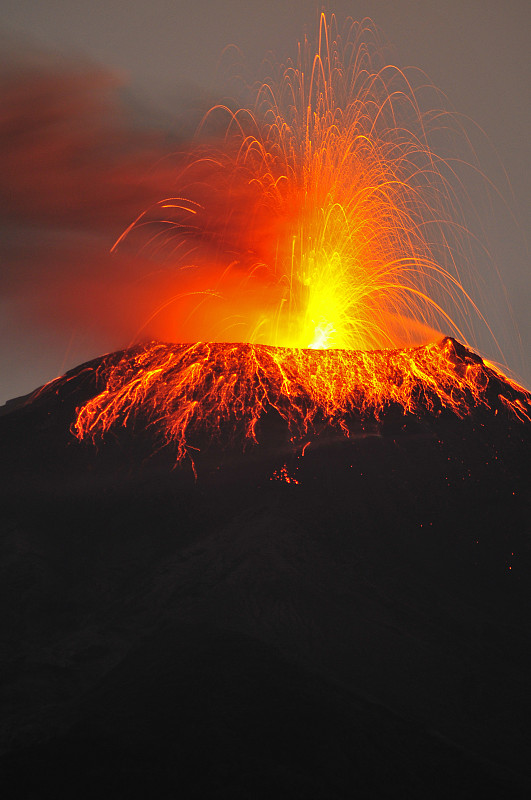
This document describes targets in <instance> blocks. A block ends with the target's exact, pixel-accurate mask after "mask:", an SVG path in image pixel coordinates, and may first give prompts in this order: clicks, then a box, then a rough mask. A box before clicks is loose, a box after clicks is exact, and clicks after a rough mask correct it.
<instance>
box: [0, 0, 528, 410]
mask: <svg viewBox="0 0 531 800" xmlns="http://www.w3.org/2000/svg"><path fill="white" fill-rule="evenodd" d="M327 7H328V8H329V9H330V10H333V11H335V12H336V14H337V15H338V17H339V18H340V19H343V18H344V17H345V16H347V15H350V16H352V17H354V18H355V19H361V18H362V17H365V16H369V17H371V18H372V19H373V20H374V22H375V23H376V24H377V26H378V27H379V28H380V30H381V32H382V34H383V36H384V37H385V39H386V40H387V41H388V42H389V45H390V49H389V58H390V60H392V61H393V62H394V63H396V64H397V65H399V66H401V67H407V66H414V67H418V68H419V69H422V70H423V71H424V72H426V73H427V74H428V76H429V77H430V78H431V80H432V81H433V83H434V84H435V85H436V86H437V87H438V88H439V89H441V90H442V91H443V92H444V93H445V94H446V96H447V97H448V101H449V105H450V106H451V107H453V108H454V109H455V110H456V111H458V112H461V113H462V114H465V115H467V116H468V117H470V118H471V119H472V120H474V122H475V123H477V125H478V126H479V127H480V128H481V129H482V130H483V131H484V133H485V135H486V137H487V138H486V139H485V140H482V141H481V142H480V144H479V146H478V145H477V141H476V139H474V144H475V145H476V146H478V153H479V157H480V159H481V166H482V169H483V172H484V173H485V174H486V175H487V176H488V177H489V178H490V179H492V181H493V182H494V183H495V184H496V185H497V186H499V187H500V189H501V191H502V193H503V195H504V196H505V197H506V198H508V201H509V206H510V211H511V213H512V214H513V215H514V216H515V217H516V221H513V220H512V219H511V216H510V214H508V213H506V212H505V210H504V211H503V212H500V213H499V214H498V212H497V211H496V213H495V214H494V219H489V218H488V214H487V217H486V218H485V220H484V224H485V227H487V229H488V232H489V242H488V247H489V249H490V253H491V256H492V261H493V262H494V264H495V266H496V267H497V268H498V270H499V272H500V275H501V278H502V281H503V285H504V287H505V291H506V292H507V296H508V299H509V301H510V304H511V306H512V309H513V313H514V322H515V324H516V327H517V328H518V330H519V333H520V337H521V341H522V345H521V347H520V346H519V345H518V342H517V336H516V334H515V333H514V328H511V324H510V321H509V320H508V314H507V313H506V312H505V311H504V310H502V311H499V313H498V311H497V310H496V309H494V310H492V317H493V318H492V320H489V321H490V322H491V324H492V326H493V328H495V330H496V333H497V335H498V338H500V340H501V341H502V345H503V350H504V353H505V356H506V361H507V364H508V365H509V367H511V368H512V369H513V370H514V371H515V372H516V373H517V375H518V376H519V377H520V379H521V380H522V381H523V382H524V383H526V384H527V385H528V386H531V364H530V358H529V353H530V350H531V315H530V314H529V301H530V297H531V272H530V260H529V254H528V252H527V250H526V245H525V239H526V237H527V236H528V231H529V223H530V218H531V207H530V206H531V204H530V197H531V191H530V171H529V162H530V147H531V144H530V143H531V124H530V122H531V120H530V113H531V112H530V108H531V103H530V94H529V93H530V86H531V68H530V64H531V59H530V56H529V39H530V35H531V3H529V2H528V0H503V1H502V0H447V2H444V3H439V2H435V1H434V0H424V2H420V0H372V1H371V0H359V1H358V2H356V0H350V1H349V2H347V1H346V0H336V1H335V2H330V3H329V4H328V5H327ZM320 8H321V4H320V3H316V2H314V0H307V1H306V2H305V0H267V2H262V1H259V0H149V2H148V1H147V0H144V1H141V0H130V1H127V0H92V1H91V2H90V3H88V2H86V0H40V1H39V0H34V1H33V2H29V0H3V2H2V4H1V6H0V31H1V32H2V37H3V41H4V44H5V45H6V47H5V48H4V50H5V51H6V52H8V51H10V52H11V55H10V56H9V57H8V61H7V63H12V61H13V57H14V54H15V55H16V58H19V59H20V60H21V62H22V61H24V60H26V61H27V60H28V59H30V58H31V57H33V56H32V55H31V54H32V53H34V52H35V51H36V50H37V49H40V50H46V51H48V52H49V53H51V54H53V57H54V58H55V59H56V61H57V60H59V61H61V60H63V61H64V63H65V65H67V64H69V63H77V62H79V63H81V62H85V63H88V62H90V63H91V64H92V65H93V66H94V71H96V67H101V68H102V70H101V71H102V73H105V72H108V73H110V74H112V75H115V76H116V80H117V81H118V82H120V83H121V85H122V86H123V87H126V89H127V98H128V100H127V102H128V104H129V107H134V108H135V109H136V113H137V122H138V121H139V119H138V118H142V115H144V117H145V119H144V124H145V127H146V129H147V128H149V126H150V125H152V126H154V127H157V128H158V129H159V130H163V129H164V128H165V127H167V129H168V130H174V131H180V132H181V133H182V131H183V130H184V129H185V128H186V125H187V121H189V120H191V119H193V120H194V121H195V119H196V116H197V114H198V113H199V112H200V111H204V110H206V108H208V106H209V105H210V104H211V103H213V102H215V101H216V100H217V98H218V97H219V96H222V95H223V93H224V92H226V91H227V88H226V84H225V83H224V78H223V75H222V74H220V73H219V71H217V64H218V61H219V57H220V54H221V52H222V50H223V48H224V47H226V46H227V45H229V44H235V45H237V46H238V47H239V48H240V49H241V50H242V52H243V53H244V55H245V56H246V58H247V62H248V65H249V68H250V70H251V71H252V72H254V73H255V74H256V76H257V77H260V62H261V60H262V57H263V56H264V55H265V54H266V52H267V51H269V50H273V51H275V52H276V53H277V54H278V56H279V59H280V60H283V59H284V58H285V57H287V56H290V55H295V52H296V44H297V41H298V40H299V39H300V37H301V35H302V34H303V33H304V31H305V30H306V31H308V32H309V33H311V34H313V32H314V30H315V26H316V19H317V14H318V10H319V9H320ZM39 57H40V56H39ZM33 60H34V62H35V63H38V58H37V59H36V57H34V58H33ZM5 69H6V67H4V72H5ZM98 80H100V79H99V78H98V79H97V80H96V79H95V82H96V83H97V84H98V87H100V84H99V83H98ZM101 82H102V83H103V84H104V83H105V79H103V78H101ZM81 83H82V88H81V90H79V89H77V88H76V86H75V82H74V88H72V86H70V88H69V89H68V87H67V89H68V91H70V93H71V94H72V96H73V95H74V94H75V93H76V92H77V93H78V96H80V97H81V96H83V97H84V96H85V95H86V96H89V95H90V97H92V96H93V94H94V87H92V86H91V87H89V88H88V89H87V86H86V83H84V82H83V79H81ZM100 88H101V87H100ZM35 91H37V90H35ZM39 91H40V90H39ZM61 91H63V90H61ZM98 91H99V89H98ZM63 94H64V92H63ZM30 97H33V95H31V96H30ZM56 100H57V98H56ZM31 102H33V101H31ZM102 106H103V108H99V107H98V108H99V110H98V114H100V121H99V123H98V124H99V125H100V128H105V129H106V134H105V135H106V136H107V135H108V130H107V128H108V126H107V127H106V123H105V122H104V121H102V118H103V116H104V113H105V108H104V106H105V103H103V104H102ZM42 113H43V114H44V112H42ZM61 113H62V112H61ZM76 113H77V112H76ZM91 113H92V112H91ZM109 113H111V111H109ZM87 119H88V117H87ZM91 119H92V123H90V124H88V127H89V128H90V125H91V124H92V125H94V122H93V118H92V117H91ZM0 122H1V120H0ZM112 124H113V126H114V128H116V127H119V125H118V123H116V121H113V123H112ZM96 127H97V126H96ZM114 128H113V130H114ZM90 130H92V128H90ZM76 136H77V139H76V142H77V144H76V146H77V147H81V145H80V144H79V141H78V140H79V139H80V138H82V137H80V135H79V132H78V133H77V134H76ZM98 136H100V137H101V130H100V132H99V133H98V132H96V133H94V135H93V136H92V137H89V136H88V134H87V136H86V145H87V147H88V148H92V151H93V152H94V151H95V150H96V149H97V147H100V149H101V146H99V145H98V144H97V142H98V141H99V139H98ZM116 136H117V140H119V141H120V142H121V144H120V147H121V150H122V151H123V150H124V148H125V149H127V146H126V144H125V143H124V142H123V141H122V140H121V139H120V137H121V136H125V134H124V131H123V130H122V132H121V133H120V134H119V135H118V134H116ZM135 136H136V138H137V140H138V141H135V142H134V143H133V144H132V145H131V148H130V149H131V150H132V151H133V152H132V153H131V155H130V162H128V163H129V166H130V163H133V162H134V164H135V169H136V170H137V172H138V171H140V172H141V173H142V170H145V169H146V168H147V167H146V164H147V163H149V158H150V155H151V156H152V157H153V159H154V160H155V159H156V158H160V156H161V155H162V154H163V153H164V141H165V140H164V139H163V138H162V139H161V138H160V137H159V139H158V140H157V141H156V142H153V141H152V140H149V142H147V143H146V142H144V140H143V139H142V136H141V134H140V133H138V132H137V134H135ZM83 141H85V139H83ZM106 141H107V140H106ZM478 141H479V139H478ZM95 142H96V144H95ZM17 146H18V145H17ZM168 147H169V145H168ZM8 157H9V156H8ZM19 157H20V158H22V156H20V154H19ZM11 163H12V164H15V165H16V164H18V162H17V160H16V158H15V157H13V159H12V162H11ZM89 163H90V159H89V158H87V165H89ZM501 165H503V167H504V168H505V170H506V173H507V177H508V179H509V182H510V186H511V190H512V193H513V196H512V197H511V195H510V192H509V190H508V188H507V183H504V180H505V178H504V173H503V170H502V168H501ZM20 169H21V171H22V172H23V170H22V167H21V168H20ZM105 169H108V170H111V171H112V169H113V167H112V165H110V163H109V164H107V166H106V167H105V168H102V170H101V175H99V180H101V179H102V175H103V176H104V174H105ZM88 170H89V166H87V168H86V170H85V173H87V171H88ZM122 172H123V171H122ZM13 173H14V177H13V180H14V181H16V180H17V173H16V169H15V168H13ZM85 173H83V172H81V173H80V175H79V181H80V184H79V185H80V193H82V194H83V197H84V198H85V199H84V201H83V203H82V202H81V201H76V202H78V204H79V208H78V207H77V206H76V202H73V203H71V204H70V207H69V211H68V214H70V215H71V217H69V220H70V222H69V221H68V219H67V220H66V222H65V225H64V226H62V225H59V224H56V223H57V219H55V221H54V218H53V213H54V211H53V209H54V208H55V206H54V199H53V198H49V200H47V198H46V192H47V186H49V183H47V181H46V179H45V178H44V177H43V178H42V181H41V183H40V184H39V185H38V193H39V198H40V205H39V203H38V202H37V200H38V199H39V198H37V199H36V198H35V197H31V195H32V194H34V193H33V192H32V189H31V184H28V186H27V187H26V188H25V189H24V190H23V188H21V189H20V191H19V190H18V189H17V190H13V191H11V189H10V188H9V187H8V188H7V189H6V188H5V187H4V189H3V191H4V192H5V191H7V192H8V195H7V197H6V198H4V201H5V202H4V203H3V206H4V209H5V208H7V207H8V206H9V204H10V202H11V201H12V197H13V196H14V195H17V191H19V194H20V198H22V199H20V198H19V199H18V200H17V197H15V201H13V206H12V208H11V209H10V210H8V211H7V212H6V211H4V212H3V213H1V212H0V224H1V227H2V231H3V232H4V233H3V243H2V250H1V252H0V255H1V257H2V260H3V261H4V267H3V268H2V271H3V272H4V274H7V275H8V279H7V287H6V285H5V281H4V282H3V283H2V289H1V294H0V314H1V319H0V336H1V340H0V370H1V372H0V374H1V376H2V378H1V386H0V402H4V401H5V400H6V399H8V398H9V397H13V396H17V395H20V394H23V393H25V392H27V391H30V390H31V389H33V388H35V387H36V386H37V385H39V384H41V383H43V382H44V381H46V380H49V379H51V378H53V377H55V376H56V375H57V374H59V373H61V372H62V371H63V370H64V369H66V368H70V367H73V366H75V365H76V364H77V363H80V362H81V361H82V360H86V359H88V358H90V357H95V356H97V355H100V354H101V353H102V352H104V351H105V350H109V349H116V348H118V347H120V346H123V345H126V344H127V343H128V342H127V341H123V340H122V339H121V338H120V337H123V330H107V329H105V330H102V331H101V332H97V333H96V332H94V331H93V332H90V331H87V330H86V328H87V326H86V324H85V323H83V324H84V325H85V327H84V329H83V330H81V329H77V328H76V324H75V320H67V321H66V322H65V324H64V325H63V326H62V327H61V326H59V329H53V326H52V327H51V328H50V327H47V326H46V325H45V324H44V322H43V316H42V313H41V311H38V312H37V311H36V312H35V314H34V315H33V316H32V313H31V309H32V308H34V307H35V308H36V307H37V306H38V302H37V300H36V299H35V298H34V297H33V298H31V302H29V303H28V304H27V309H30V311H28V313H23V312H22V311H21V305H20V298H21V297H22V296H23V295H24V292H26V293H27V292H30V293H31V291H30V290H31V285H30V281H32V280H35V276H36V271H37V270H39V269H41V274H43V271H45V270H46V269H47V265H48V264H49V263H50V260H51V259H52V258H54V259H55V262H54V263H55V264H57V263H58V262H59V261H61V260H63V261H65V264H66V260H68V265H69V266H68V269H67V267H66V266H65V267H64V270H65V272H68V273H69V274H71V271H72V270H76V269H80V270H81V272H83V270H84V269H88V267H87V266H86V264H87V263H88V262H89V261H90V258H91V257H92V255H94V257H98V258H100V257H101V259H103V261H102V263H103V262H105V257H104V256H101V253H102V252H103V251H106V250H107V249H108V247H110V246H111V245H112V243H113V242H114V240H115V239H116V238H117V236H119V235H120V233H121V231H122V229H123V227H125V225H127V223H128V221H130V220H131V219H132V218H133V216H134V214H135V213H136V212H135V209H136V208H139V210H142V206H141V205H140V206H138V205H135V198H136V195H134V193H133V195H134V196H133V197H131V198H130V200H129V201H127V202H126V201H125V200H124V197H123V193H124V192H125V190H126V183H127V182H126V181H125V182H124V183H123V185H122V194H120V193H119V192H118V194H119V196H118V197H117V196H115V195H113V196H112V198H110V199H109V198H107V199H106V203H107V205H105V204H104V210H103V212H102V216H103V217H105V214H106V211H105V209H110V211H109V213H108V215H107V217H106V219H102V218H98V220H97V221H96V222H95V217H97V216H98V215H97V213H96V212H95V211H94V205H95V202H96V199H93V201H91V202H92V203H93V205H90V202H89V200H90V197H89V198H88V199H87V197H88V195H90V181H89V179H88V178H89V176H88V175H87V174H85ZM120 174H122V173H120ZM142 174H144V173H142ZM167 179H168V176H167V175H165V176H163V177H162V178H161V185H162V184H163V183H164V181H165V180H166V181H167ZM148 183H149V181H148ZM20 184H21V186H22V187H23V184H24V181H23V180H21V181H20ZM118 184H119V180H118V179H117V180H116V181H115V185H116V186H117V185H118ZM116 191H117V190H116ZM35 193H36V192H35ZM17 196H18V195H17ZM159 196H160V195H159ZM145 197H147V198H154V199H156V189H155V187H154V185H153V184H152V183H149V186H147V187H146V185H145V182H144V184H143V189H142V191H139V193H138V203H140V202H141V201H143V198H145ZM24 198H25V200H24ZM473 200H474V202H475V198H473ZM478 200H479V203H478V213H479V214H480V215H481V214H482V213H483V211H482V209H481V207H480V206H481V201H482V200H484V198H478ZM26 201H27V207H26V206H25V205H24V202H26ZM17 203H18V205H17ZM74 206H76V208H73V207H74ZM89 206H90V209H92V210H91V211H90V213H88V212H87V208H88V207H89ZM118 207H119V209H120V211H119V213H118V212H116V209H117V208H118ZM45 208H48V209H51V210H50V211H49V214H48V217H46V214H45V213H44V212H43V209H45ZM56 212H57V213H58V211H57V209H56ZM83 213H87V214H88V217H89V218H90V224H88V225H86V226H84V225H83ZM68 214H67V217H68ZM76 214H77V216H76ZM80 220H81V222H80ZM63 227H64V228H69V233H68V235H67V234H66V233H65V236H64V237H63V238H61V235H60V233H61V229H62V228H63ZM73 228H76V230H77V232H78V237H77V239H76V238H75V237H73V236H72V229H73ZM81 228H83V235H82V237H81V238H82V253H80V251H79V247H80V234H79V230H80V229H81ZM17 237H18V238H17ZM59 240H60V241H59ZM95 254H97V256H96V255H95ZM29 263H31V264H32V267H31V269H30V268H29V267H28V266H27V265H28V264H29ZM40 263H42V266H39V264H40ZM14 265H15V266H16V269H15V266H14ZM104 266H105V269H109V270H113V269H114V270H116V269H118V272H119V270H120V268H121V266H120V265H118V267H117V266H116V263H113V264H112V265H111V264H110V262H109V263H108V264H107V262H105V265H104ZM124 268H125V267H124ZM477 269H478V271H481V270H482V269H483V265H482V264H481V263H478V265H477ZM25 270H26V272H25ZM15 273H16V275H18V276H22V275H24V274H25V275H26V278H25V279H23V278H22V277H19V279H17V278H16V275H15ZM59 273H61V274H63V273H62V272H61V270H59ZM17 280H18V282H17ZM486 280H489V279H488V278H486ZM24 281H25V282H24ZM53 282H55V283H54V286H53V287H48V291H49V292H50V293H51V295H54V296H56V294H57V292H61V291H62V289H61V283H60V280H59V278H58V274H57V270H56V272H54V273H53ZM34 286H35V289H34V291H35V293H37V294H39V295H40V296H44V295H46V291H45V290H43V288H42V287H43V281H42V277H41V278H39V279H37V280H35V283H34ZM21 287H22V288H21ZM109 296H110V295H109ZM37 299H38V298H37ZM43 302H44V301H43ZM46 302H49V299H47V300H46ZM502 306H503V302H502V299H500V308H501V307H502ZM96 317H97V314H96ZM497 317H499V319H497ZM103 327H105V326H103ZM68 330H70V334H68V333H65V331H68ZM487 355H488V356H490V357H492V358H496V354H495V353H487Z"/></svg>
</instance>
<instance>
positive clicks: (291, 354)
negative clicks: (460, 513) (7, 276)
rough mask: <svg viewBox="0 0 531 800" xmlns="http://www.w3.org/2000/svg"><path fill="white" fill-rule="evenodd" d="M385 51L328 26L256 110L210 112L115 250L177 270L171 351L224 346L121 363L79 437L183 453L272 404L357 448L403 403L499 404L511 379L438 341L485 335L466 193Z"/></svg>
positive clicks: (159, 347)
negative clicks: (140, 426) (165, 191)
mask: <svg viewBox="0 0 531 800" xmlns="http://www.w3.org/2000/svg"><path fill="white" fill-rule="evenodd" d="M378 53H379V49H378V39H377V34H376V32H375V30H374V28H373V26H372V23H370V22H368V21H365V22H364V23H361V24H359V23H355V22H352V21H349V22H348V23H347V24H346V26H345V27H344V29H343V31H342V32H339V31H338V29H337V25H336V21H335V18H334V17H332V18H331V20H330V23H328V22H327V20H326V18H325V16H324V15H322V16H321V18H320V24H319V31H318V37H317V44H316V46H315V47H312V45H311V44H310V43H309V41H307V40H306V41H304V42H302V43H300V44H299V48H298V55H297V58H296V60H294V61H290V62H287V64H286V65H284V66H282V67H281V68H279V69H278V70H277V74H276V76H275V77H273V78H271V79H270V80H267V81H265V82H263V83H261V84H260V85H258V86H257V87H256V88H255V90H254V100H253V102H252V103H250V104H249V107H247V108H239V109H238V110H236V111H234V110H231V109H229V107H228V106H227V105H218V106H216V107H214V108H212V109H211V110H210V111H209V113H208V114H207V115H206V117H205V119H204V120H203V123H202V125H201V129H200V133H201V137H200V140H199V139H198V143H197V144H196V145H195V146H194V147H193V149H192V152H191V154H190V155H189V158H188V161H187V163H186V166H185V167H184V169H183V170H182V171H181V173H180V175H179V177H178V186H179V190H178V193H176V196H175V197H171V198H165V199H163V200H161V201H160V202H159V203H157V204H156V205H155V206H153V207H152V208H150V209H148V210H146V211H144V212H143V213H142V214H141V215H140V216H139V217H138V218H137V219H136V220H135V221H134V222H133V223H132V224H131V225H130V226H129V228H127V230H126V231H125V232H124V233H123V235H122V236H121V237H120V239H119V240H118V242H117V243H116V245H115V247H118V246H122V243H123V242H124V240H125V239H126V238H127V239H128V241H131V240H134V239H135V237H138V236H140V237H144V246H147V245H146V242H145V235H146V231H147V232H148V237H147V238H148V243H149V246H150V247H151V248H152V250H153V251H156V252H157V254H158V255H160V254H162V255H163V257H164V258H165V259H167V260H168V261H169V263H171V264H172V266H173V267H174V268H175V270H176V291H175V293H174V294H172V295H171V296H170V297H168V298H167V300H165V302H164V303H163V304H162V305H161V306H160V307H158V308H157V309H156V310H155V311H154V315H158V316H160V317H162V316H165V317H166V318H168V319H169V320H170V322H169V326H168V330H169V331H170V330H171V334H172V335H171V336H169V337H168V338H171V339H173V340H176V339H177V340H179V339H180V340H181V341H183V340H184V341H186V336H185V332H186V330H187V324H188V322H189V320H190V319H193V320H194V321H195V324H196V325H197V329H198V330H199V331H200V334H199V335H198V336H196V337H194V339H201V341H202V342H205V341H210V342H212V344H204V343H203V344H194V345H175V346H170V345H163V344H160V343H152V344H150V345H143V346H141V347H140V348H138V347H137V348H134V349H132V350H130V351H127V352H126V353H125V354H124V355H123V356H122V358H121V359H118V361H117V360H116V358H112V359H110V360H109V361H108V363H107V364H106V365H105V366H104V368H103V369H102V370H101V375H100V378H102V380H104V388H103V390H102V391H101V392H100V394H98V395H97V396H96V397H94V398H93V399H92V400H90V401H89V402H88V403H87V404H86V405H85V406H83V407H82V408H80V409H78V416H77V420H76V422H75V425H74V432H75V434H76V435H77V436H78V438H80V439H81V438H85V437H92V438H95V437H97V436H99V435H102V434H103V433H105V432H106V431H108V430H109V429H110V428H112V427H113V426H114V425H119V424H128V423H129V422H131V421H133V420H134V419H137V420H138V419H139V418H142V419H144V421H147V422H148V423H149V424H154V425H158V426H159V428H162V430H163V434H164V439H165V441H166V442H173V443H175V444H176V446H177V451H178V458H181V457H182V456H183V455H185V454H186V453H187V442H188V441H189V435H190V432H191V431H192V430H193V429H196V428H198V427H199V428H202V429H203V430H204V429H206V430H210V431H212V432H215V431H216V430H219V426H220V424H221V423H222V422H223V421H224V420H230V419H233V420H240V421H243V423H244V428H245V436H246V437H247V438H249V439H251V440H252V439H255V438H256V430H257V423H258V420H259V418H260V416H261V414H263V413H266V412H267V411H268V410H269V409H275V410H276V411H277V412H278V413H279V414H280V415H281V417H282V418H283V419H284V420H286V422H287V423H288V427H289V429H290V432H291V433H293V429H296V431H297V432H298V433H304V434H306V433H307V432H308V429H309V428H310V427H311V426H312V425H313V424H314V423H315V421H316V420H317V419H322V420H325V421H327V422H330V423H332V424H338V425H339V426H340V427H341V428H342V429H343V431H344V432H345V433H347V434H348V424H347V422H346V420H347V418H348V415H349V414H352V413H359V414H364V413H367V412H370V413H371V414H372V415H373V416H375V417H377V416H378V414H379V413H380V412H381V411H382V410H383V409H385V407H386V406H388V405H390V404H398V405H399V406H400V407H401V409H402V410H403V411H404V412H405V413H416V412H417V411H418V409H419V406H420V405H421V404H422V402H423V403H424V405H425V406H426V404H427V406H428V408H429V409H430V410H432V411H434V412H436V413H438V412H440V410H441V409H449V410H450V411H451V412H452V413H456V414H458V415H460V416H462V415H464V414H465V413H466V409H467V408H472V407H475V406H477V405H481V404H483V405H485V406H488V405H489V402H490V401H489V399H488V398H489V397H490V394H489V393H488V384H489V381H492V380H494V381H499V379H500V376H499V373H497V372H496V371H495V370H494V369H493V368H492V367H490V366H486V365H485V364H484V363H483V362H482V360H481V359H480V358H479V357H478V356H474V355H473V354H471V353H470V352H469V351H464V353H465V354H464V355H463V354H461V355H460V356H456V349H455V348H456V345H455V343H454V340H453V339H449V338H447V339H444V340H443V342H442V343H438V344H435V345H434V344H427V343H428V342H433V341H434V340H440V339H442V338H443V333H441V332H444V334H446V335H448V336H451V337H457V338H458V339H460V340H461V341H464V342H466V343H468V341H469V339H473V330H474V326H475V325H477V324H480V325H485V326H486V327H487V328H488V325H487V322H486V321H485V319H484V318H483V316H482V314H481V311H480V309H479V307H478V305H476V303H475V302H474V299H473V298H472V294H471V291H470V290H469V289H467V288H465V285H464V283H463V282H462V280H461V277H460V272H459V266H458V265H461V268H462V266H463V264H465V265H466V263H467V247H468V244H467V235H466V232H464V231H463V223H462V218H463V215H462V203H461V200H460V196H461V195H460V188H461V187H460V186H459V182H458V181H457V176H456V174H455V170H454V168H453V166H452V165H451V163H449V162H448V161H445V160H444V159H443V158H442V157H441V156H438V155H437V154H436V152H434V149H433V148H432V147H431V146H430V132H431V130H432V129H433V128H435V127H436V126H437V125H439V126H440V127H441V128H443V127H444V126H445V125H446V124H447V121H448V120H447V118H446V117H445V116H444V115H443V114H442V112H438V111H431V110H429V111H425V110H422V109H421V107H420V103H419V100H418V98H417V96H416V94H415V92H414V90H413V88H412V87H411V85H410V83H409V82H408V79H407V77H406V76H405V74H404V73H402V72H401V71H400V70H399V69H398V68H396V67H392V66H388V65H385V64H380V63H379V55H378ZM443 117H444V118H443ZM441 118H443V121H442V122H441ZM220 130H221V131H222V135H221V136H220V134H219V131H220ZM456 187H457V188H456ZM147 322H149V320H148V321H147ZM183 334H184V335H183ZM215 342H217V343H222V342H228V343H229V344H223V345H221V344H217V345H215V344H213V343H215ZM231 342H235V344H230V343H231ZM236 343H238V344H236ZM506 385H507V386H508V391H506V392H505V395H504V402H505V406H506V407H507V408H509V409H510V410H511V411H512V412H513V413H514V414H515V415H516V416H517V417H520V418H522V417H523V418H526V419H529V413H530V412H529V409H530V407H531V406H530V404H529V396H528V395H527V393H525V392H524V393H523V394H522V393H520V394H519V392H520V390H519V388H518V387H515V385H514V384H511V383H510V382H509V383H508V384H506ZM500 396H501V395H500Z"/></svg>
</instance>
